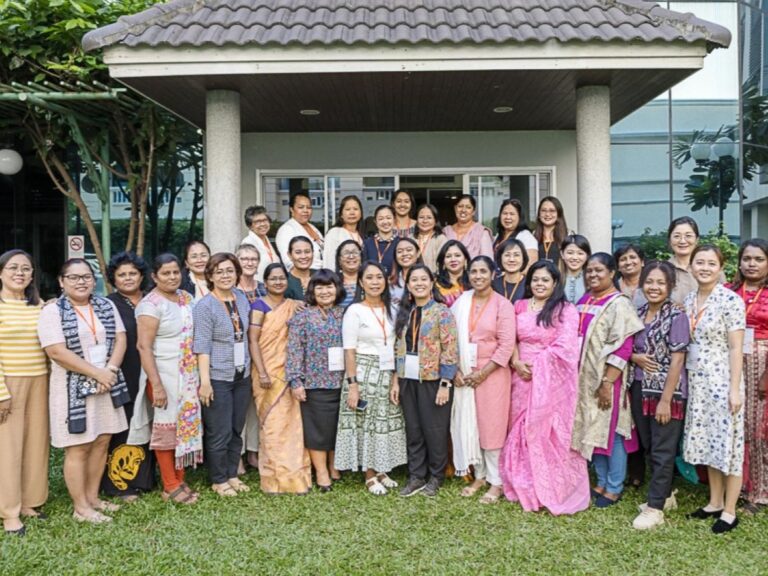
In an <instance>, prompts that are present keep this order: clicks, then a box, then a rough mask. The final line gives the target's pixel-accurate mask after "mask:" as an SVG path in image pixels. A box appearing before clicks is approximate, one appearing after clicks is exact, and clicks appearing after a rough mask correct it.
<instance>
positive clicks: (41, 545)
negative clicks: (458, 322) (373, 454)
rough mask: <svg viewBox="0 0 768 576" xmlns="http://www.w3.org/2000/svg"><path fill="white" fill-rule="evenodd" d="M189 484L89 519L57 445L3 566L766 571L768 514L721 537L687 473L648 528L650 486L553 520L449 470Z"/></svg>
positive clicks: (150, 570)
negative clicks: (483, 498) (41, 509)
mask: <svg viewBox="0 0 768 576" xmlns="http://www.w3.org/2000/svg"><path fill="white" fill-rule="evenodd" d="M399 472H400V473H399V474H395V475H393V476H394V477H395V478H396V479H397V480H399V481H401V480H404V472H402V471H399ZM188 479H189V481H190V484H191V485H192V486H193V487H195V488H196V489H198V490H201V491H202V495H201V499H200V501H199V502H198V503H197V504H196V505H194V506H190V507H186V506H181V505H172V504H167V503H164V502H163V501H162V500H161V499H160V495H159V492H154V493H152V494H149V495H146V496H144V497H142V498H141V499H140V500H139V501H138V502H136V503H134V504H130V505H126V506H125V507H124V508H123V509H122V510H120V511H119V512H117V513H115V514H114V518H115V521H114V522H113V523H112V524H111V525H102V526H90V525H82V524H77V523H76V522H75V521H74V520H72V517H71V513H72V508H71V504H70V501H69V498H68V496H67V495H66V490H65V487H64V482H63V480H62V478H61V456H60V454H58V453H57V454H55V455H54V459H53V468H52V477H51V496H50V499H49V504H47V505H46V507H45V510H46V512H47V513H48V514H49V516H50V519H49V520H48V521H46V522H40V521H34V520H30V521H29V522H28V533H27V537H26V538H23V539H18V538H2V539H0V574H2V575H3V576H10V575H17V574H18V575H21V574H46V575H50V576H53V575H56V576H58V575H63V574H115V573H118V574H124V575H131V576H133V575H143V574H148V575H149V574H152V575H165V574H169V575H171V574H216V575H219V574H224V575H228V574H249V575H251V574H254V575H256V574H265V573H266V574H302V575H304V574H395V573H412V574H446V575H447V574H462V573H463V574H600V575H601V576H603V575H613V574H617V575H622V576H626V575H629V574H656V575H665V574H696V575H706V574H718V575H723V574H739V575H740V576H742V575H743V576H746V575H750V574H755V575H764V574H768V553H766V548H765V541H766V540H765V539H766V536H767V535H768V513H766V512H763V513H761V514H760V515H758V516H756V517H751V518H748V517H746V516H742V519H741V525H740V526H739V528H738V529H737V530H735V531H734V532H733V533H731V534H726V535H723V536H715V535H713V534H712V533H711V532H710V530H709V528H710V522H707V521H694V520H686V519H685V516H684V515H685V512H686V511H691V510H693V509H695V508H696V507H698V506H700V505H702V504H704V503H705V501H706V488H705V487H699V486H691V485H689V484H687V483H685V481H683V480H682V479H678V480H677V481H676V482H677V487H678V488H680V492H679V493H678V501H679V503H680V509H679V510H677V511H674V512H671V513H669V514H668V516H667V518H668V520H667V524H666V525H665V526H664V527H662V528H659V529H657V530H655V531H652V532H637V531H635V530H633V529H632V527H631V522H632V519H633V518H634V516H635V515H636V513H637V512H636V506H637V504H639V503H640V502H641V501H643V500H644V499H645V493H644V492H643V490H642V489H641V490H640V491H639V492H638V491H635V490H631V489H630V490H628V492H627V493H626V495H625V497H624V499H623V500H622V502H621V503H620V504H618V505H616V506H613V507H611V508H609V509H606V510H597V509H594V508H592V509H589V510H587V511H585V512H582V513H580V514H577V515H575V516H563V517H558V518H554V517H552V516H550V515H549V514H548V513H546V512H541V513H524V512H523V511H522V510H521V508H520V507H519V506H518V505H516V504H511V503H509V502H506V501H500V502H499V503H498V504H497V505H495V506H483V505H481V504H479V503H478V502H477V496H475V497H474V498H472V499H464V498H461V497H460V496H459V491H460V489H461V488H462V486H463V485H464V484H463V482H462V481H460V480H453V479H452V480H450V481H448V482H447V483H446V484H445V486H444V487H443V488H442V489H441V491H440V493H439V495H438V496H437V498H434V499H428V498H426V497H423V496H421V495H416V496H414V497H412V498H400V497H399V496H397V495H396V494H389V495H387V496H384V497H374V496H370V495H368V494H367V493H365V492H363V482H362V476H361V475H360V474H353V475H346V476H345V477H344V479H343V480H342V482H340V483H339V484H337V485H335V486H334V490H333V492H331V493H330V494H320V493H319V492H317V491H313V492H312V493H311V494H310V495H308V496H267V495H264V494H262V493H261V492H260V491H259V490H258V489H257V486H258V474H257V473H256V472H254V471H251V472H249V474H248V475H247V476H246V477H245V481H246V482H247V483H249V484H250V485H251V486H252V487H253V488H254V490H252V491H251V492H250V493H247V494H241V495H239V496H238V497H236V498H231V499H223V498H220V497H218V496H216V495H215V494H213V493H212V492H211V491H210V489H209V487H208V486H207V482H206V477H205V473H204V470H198V471H195V472H193V473H191V474H189V478H188Z"/></svg>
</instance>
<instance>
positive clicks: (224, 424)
mask: <svg viewBox="0 0 768 576" xmlns="http://www.w3.org/2000/svg"><path fill="white" fill-rule="evenodd" d="M241 273H242V269H241V268H240V263H239V262H238V261H237V257H236V256H235V255H234V254H230V253H229V252H219V253H218V254H214V255H213V256H211V259H210V260H208V265H207V266H206V267H205V280H206V282H207V283H208V289H209V290H210V293H209V294H207V295H206V296H204V297H203V299H202V300H200V302H198V303H197V305H196V306H195V309H194V311H193V313H192V317H193V319H194V326H195V332H194V340H193V344H192V349H193V351H194V353H195V354H196V355H197V364H198V367H199V369H200V403H201V404H202V405H203V431H204V442H203V443H204V447H205V460H206V463H207V465H208V476H209V478H210V480H211V488H212V489H213V491H214V492H216V493H217V494H218V495H219V496H236V495H237V493H238V492H247V491H248V490H249V488H248V486H247V485H246V484H245V483H244V482H242V481H241V480H240V479H239V478H238V477H237V469H238V466H239V465H240V453H241V451H242V449H243V438H242V435H241V433H242V430H243V427H244V426H245V414H246V411H247V409H248V404H249V402H250V396H251V357H250V355H249V353H248V326H249V320H248V318H249V315H250V306H251V305H250V303H249V302H248V299H247V298H246V297H245V294H243V292H242V291H240V290H236V289H235V286H237V283H238V281H239V280H240V274H241Z"/></svg>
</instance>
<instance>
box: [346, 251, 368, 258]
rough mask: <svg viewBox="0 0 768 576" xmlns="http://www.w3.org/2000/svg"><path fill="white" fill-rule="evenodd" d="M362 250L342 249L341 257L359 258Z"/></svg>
mask: <svg viewBox="0 0 768 576" xmlns="http://www.w3.org/2000/svg"><path fill="white" fill-rule="evenodd" d="M362 254H363V253H362V252H360V250H344V251H342V252H341V257H342V258H359V257H360V256H362Z"/></svg>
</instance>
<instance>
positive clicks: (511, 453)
mask: <svg viewBox="0 0 768 576" xmlns="http://www.w3.org/2000/svg"><path fill="white" fill-rule="evenodd" d="M527 285H528V286H529V287H530V290H531V293H532V296H533V297H532V298H530V299H525V300H519V301H518V302H517V303H516V304H515V311H516V312H517V325H516V327H517V342H518V345H517V348H516V349H515V352H514V354H513V357H512V365H513V368H514V374H513V376H512V405H511V409H510V418H509V423H510V430H509V434H508V435H507V440H506V442H505V444H504V448H503V449H502V451H501V459H500V469H501V470H500V471H501V479H502V482H503V485H504V494H505V495H506V497H507V499H508V500H511V501H512V502H515V501H519V502H520V505H521V506H522V507H523V509H524V510H526V511H537V510H539V509H540V508H541V507H545V508H547V509H548V510H549V512H550V513H551V514H554V515H559V514H573V513H575V512H579V511H580V510H584V509H586V508H587V507H588V506H589V500H590V498H589V496H590V494H589V476H588V474H587V461H586V460H585V459H584V458H583V457H582V456H581V455H580V454H579V453H578V452H575V451H574V450H571V431H572V429H573V419H574V413H575V410H576V399H577V389H578V382H579V371H578V361H579V359H578V354H577V353H576V348H577V346H578V323H579V319H578V315H577V313H576V309H575V308H574V306H573V305H572V304H570V303H568V301H567V300H566V298H565V293H564V292H563V284H562V281H561V279H560V273H559V272H558V270H557V267H556V266H555V265H554V264H553V263H552V262H550V261H548V260H539V261H538V262H535V263H534V264H532V265H531V267H530V269H529V270H528V275H527Z"/></svg>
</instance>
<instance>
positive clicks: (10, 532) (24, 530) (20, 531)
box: [5, 526, 27, 538]
mask: <svg viewBox="0 0 768 576" xmlns="http://www.w3.org/2000/svg"><path fill="white" fill-rule="evenodd" d="M5 535H6V536H18V537H19V538H23V537H24V536H26V535H27V527H26V526H22V527H21V528H19V529H18V530H6V531H5Z"/></svg>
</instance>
